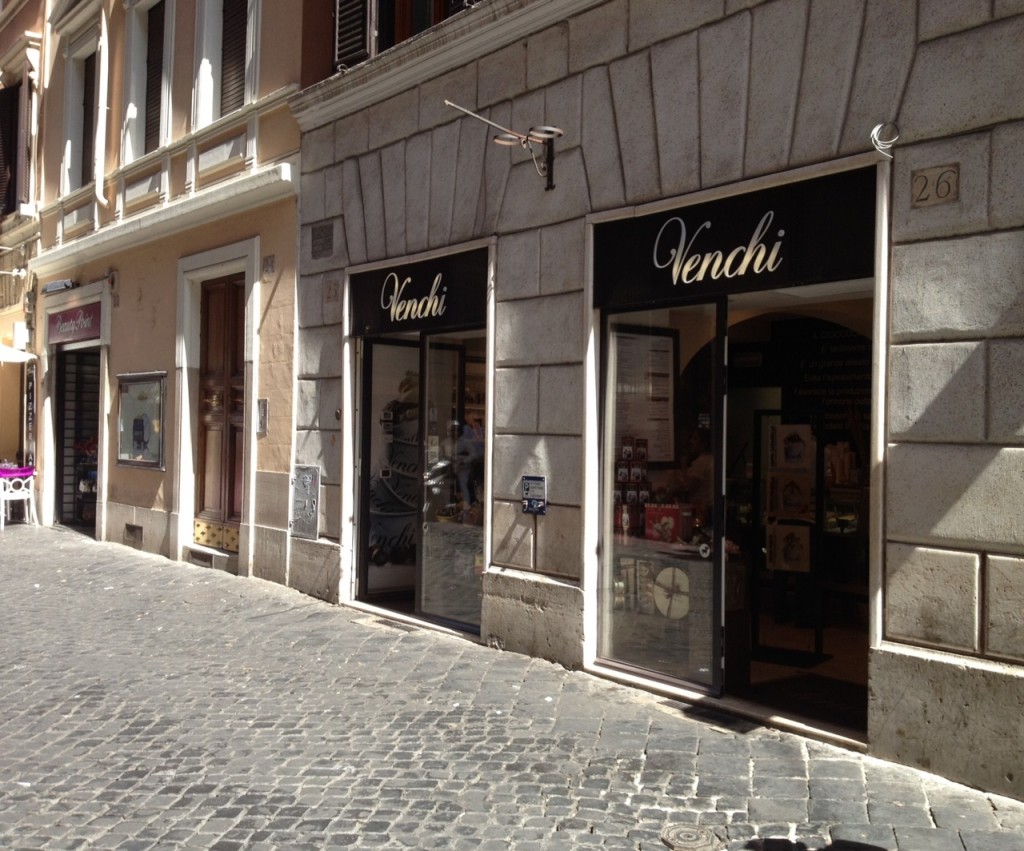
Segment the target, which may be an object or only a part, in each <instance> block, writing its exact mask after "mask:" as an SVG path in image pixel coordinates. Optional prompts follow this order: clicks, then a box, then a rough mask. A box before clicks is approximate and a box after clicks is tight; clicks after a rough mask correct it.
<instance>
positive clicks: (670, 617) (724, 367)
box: [598, 280, 873, 738]
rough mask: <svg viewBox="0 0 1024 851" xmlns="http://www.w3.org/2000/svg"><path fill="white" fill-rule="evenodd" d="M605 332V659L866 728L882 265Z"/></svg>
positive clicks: (648, 315) (836, 729)
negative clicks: (840, 280)
mask: <svg viewBox="0 0 1024 851" xmlns="http://www.w3.org/2000/svg"><path fill="white" fill-rule="evenodd" d="M844 286H845V288H846V291H845V293H844V294H843V295H837V287H836V286H834V285H833V286H830V287H829V288H828V289H818V290H816V289H815V288H814V287H808V288H805V289H804V290H802V292H801V296H800V299H801V304H800V305H799V306H794V305H793V304H792V302H793V298H792V296H788V295H787V294H786V291H784V290H779V291H773V292H762V293H756V294H745V295H739V296H733V297H729V298H728V299H720V300H717V301H715V302H712V303H704V304H695V305H686V306H681V307H671V308H664V309H660V310H650V311H638V312H632V313H628V314H619V315H616V316H614V317H612V318H611V319H610V321H609V322H608V326H607V329H606V335H605V340H606V342H605V348H606V351H607V364H608V367H607V369H608V375H607V378H606V381H607V383H608V386H609V387H613V388H614V392H613V393H612V392H609V393H608V394H607V397H606V411H605V415H604V418H603V422H604V424H605V433H604V447H605V448H604V452H605V456H606V457H607V458H609V459H610V460H609V463H608V464H607V466H606V469H605V500H606V502H605V505H606V506H608V509H610V510H606V513H605V515H604V516H605V523H606V524H607V525H606V527H605V534H606V536H607V538H606V539H607V540H608V541H609V545H608V546H607V547H606V555H605V559H604V562H603V571H604V573H603V581H602V583H601V595H600V599H599V603H600V608H599V619H598V627H599V645H598V652H599V657H600V659H601V662H602V664H603V665H605V666H608V667H611V668H618V669H621V670H624V671H627V672H630V673H634V674H639V675H641V676H644V677H648V678H652V679H655V680H662V681H669V682H675V683H678V684H685V685H686V686H688V687H691V688H693V687H697V688H700V689H703V690H706V691H708V692H710V693H712V694H716V695H722V696H724V697H726V698H730V699H741V700H743V701H746V702H748V703H754V704H756V705H757V706H758V707H760V709H759V710H756V711H760V712H767V714H771V715H775V716H782V717H787V718H789V719H791V720H794V721H799V722H801V723H804V724H808V725H811V726H815V727H817V728H819V729H826V730H829V731H830V732H833V733H836V734H838V735H843V736H847V737H851V736H852V737H855V738H856V737H861V736H863V734H864V732H865V731H866V728H867V660H868V551H869V544H868V542H869V530H868V515H869V511H868V506H869V504H870V498H871V495H870V493H869V489H868V486H867V485H868V459H869V458H870V457H871V456H870V440H871V438H870V422H871V405H872V399H871V363H872V357H871V354H872V352H871V349H872V344H871V325H872V312H873V298H872V295H871V289H872V282H871V281H870V280H865V281H857V282H850V283H848V284H845V285H844Z"/></svg>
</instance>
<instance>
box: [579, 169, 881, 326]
mask: <svg viewBox="0 0 1024 851" xmlns="http://www.w3.org/2000/svg"><path fill="white" fill-rule="evenodd" d="M874 244H875V168H874V167H873V166H871V167H868V168H861V169H856V170H853V171H844V172H839V173H836V174H830V175H826V176H824V177H818V178H813V179H811V180H804V181H800V182H798V183H790V184H786V185H782V186H775V187H772V188H770V189H761V190H758V191H756V192H749V193H746V194H742V195H734V196H730V197H727V198H721V199H718V200H715V201H708V202H706V203H703V204H693V205H690V206H686V207H679V208H677V209H675V210H669V211H664V212H659V213H651V214H649V215H644V216H636V217H633V218H629V219H620V220H617V221H612V222H603V223H600V224H597V225H595V227H594V304H595V306H597V307H601V308H605V309H618V310H624V309H631V308H632V309H636V308H643V307H650V306H665V305H669V304H673V303H684V302H687V301H695V300H706V299H708V298H711V297H714V296H717V295H724V294H727V293H740V292H749V291H752V290H763V289H776V288H779V287H793V286H804V285H808V284H820V283H826V282H829V281H843V280H856V279H858V278H868V277H872V276H873V275H874Z"/></svg>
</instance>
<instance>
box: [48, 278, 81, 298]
mask: <svg viewBox="0 0 1024 851" xmlns="http://www.w3.org/2000/svg"><path fill="white" fill-rule="evenodd" d="M74 285H75V282H74V281H72V280H71V279H70V278H58V279H57V280H56V281H50V282H49V283H48V284H43V294H44V295H46V294H48V293H59V292H60V291H61V290H70V289H71V288H72V287H73V286H74Z"/></svg>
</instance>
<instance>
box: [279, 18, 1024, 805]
mask: <svg viewBox="0 0 1024 851" xmlns="http://www.w3.org/2000/svg"><path fill="white" fill-rule="evenodd" d="M540 5H541V4H538V3H535V2H533V0H504V2H501V3H498V2H495V3H490V4H487V3H484V4H480V6H479V7H477V8H476V9H473V10H470V11H469V12H466V13H464V14H463V15H461V16H457V17H456V18H454V19H452V20H451V21H450V22H448V24H446V25H445V26H444V27H442V28H440V30H439V31H437V32H436V33H434V32H432V33H428V34H427V35H426V37H424V38H421V39H417V40H414V42H413V43H411V44H407V45H405V46H401V47H399V48H398V49H397V50H396V51H395V52H394V53H393V54H392V55H391V57H390V58H389V59H388V60H387V63H386V65H387V68H388V73H399V72H400V71H401V69H402V67H403V65H413V64H414V63H416V62H423V61H424V57H429V56H430V54H431V51H442V50H448V51H451V55H452V56H453V57H456V59H453V64H452V65H451V67H440V66H437V65H433V66H430V67H431V68H434V69H436V70H435V71H433V72H432V73H430V74H428V75H426V76H424V78H422V79H417V80H416V81H415V83H414V84H412V85H410V86H408V87H406V88H404V89H403V90H402V91H400V92H397V93H394V94H390V95H388V96H387V97H384V98H382V99H380V100H378V101H376V102H367V98H366V96H365V95H364V96H359V81H360V79H361V78H360V76H359V75H360V74H363V75H365V78H366V83H365V84H366V85H370V84H371V83H372V81H373V76H372V69H371V68H369V67H367V68H366V69H365V70H363V71H360V70H359V69H356V71H354V72H352V74H350V75H342V76H341V77H339V78H337V79H336V80H333V81H329V82H327V83H325V84H322V85H321V86H319V87H317V89H316V91H315V92H314V93H312V94H309V93H307V94H304V95H302V96H300V97H299V98H298V99H296V101H295V104H294V105H295V108H296V110H297V113H298V115H299V120H300V123H303V122H305V126H306V129H307V132H306V133H305V135H304V142H303V155H302V171H303V175H302V193H301V197H302V202H301V205H302V234H301V242H302V244H301V256H302V273H303V277H302V283H301V287H300V293H299V306H298V313H299V323H300V326H301V334H300V338H301V347H302V355H301V359H300V376H299V378H300V387H301V388H302V392H303V393H304V394H306V395H307V396H308V397H309V399H310V400H313V399H319V398H330V399H334V398H337V396H338V392H339V391H338V386H339V376H340V366H339V364H340V342H341V328H340V325H339V322H340V318H341V313H340V311H341V303H340V298H339V297H338V291H337V288H338V285H339V282H340V281H341V280H342V279H343V276H344V273H345V269H346V268H347V267H349V266H351V265H357V264H361V263H365V262H369V261H374V260H381V259H385V258H400V257H403V256H406V255H409V254H414V253H417V252H421V251H425V250H428V249H437V248H442V247H444V246H457V245H459V244H460V243H464V242H466V241H468V240H471V239H476V238H481V237H491V236H494V237H496V240H497V249H496V266H495V297H496V301H497V312H496V318H495V323H494V328H493V333H494V338H495V359H494V362H493V364H492V367H493V369H494V387H495V394H494V395H495V400H496V401H495V421H494V423H493V431H494V443H493V453H494V454H493V458H494V469H493V482H492V488H493V494H492V496H493V517H494V522H493V529H492V537H493V541H494V548H493V558H492V566H493V567H494V568H509V569H511V570H510V572H509V573H508V574H507V575H505V576H502V578H501V580H500V581H499V580H498V579H495V580H493V581H491V582H490V583H489V584H488V585H487V586H486V591H487V594H488V595H491V599H490V602H488V600H485V604H484V612H485V622H484V627H483V628H484V633H485V636H488V635H489V636H490V637H492V638H493V639H494V640H495V641H496V642H498V643H500V644H502V645H503V646H506V647H508V648H509V649H519V650H522V651H523V652H531V653H537V654H539V655H546V656H548V657H549V658H556V659H561V660H562V661H565V662H566V663H567V664H577V663H578V660H579V658H580V653H579V646H580V640H581V638H580V637H581V635H582V624H583V623H584V622H585V618H584V615H583V606H584V602H583V601H584V595H583V594H582V592H579V593H576V594H575V595H573V594H572V593H569V592H567V590H566V589H571V588H572V585H571V583H572V582H573V581H575V580H582V578H583V577H582V570H583V564H584V553H583V541H584V529H583V523H584V516H585V515H584V511H585V509H586V508H587V506H588V505H589V502H588V501H589V500H593V499H596V492H590V491H588V490H586V486H585V481H584V468H585V464H584V461H585V459H586V458H587V457H588V453H596V452H597V447H596V446H588V445H585V443H586V442H585V438H584V435H585V429H584V424H585V422H586V418H587V417H588V416H590V417H596V416H597V415H598V402H597V400H596V399H591V398H589V397H588V395H587V394H586V393H585V392H584V376H585V374H586V368H587V367H588V366H589V365H590V364H589V362H588V358H589V357H590V356H591V354H590V352H591V349H590V348H589V344H590V340H591V335H592V333H593V331H594V326H593V318H592V313H591V308H590V304H589V303H588V298H587V295H586V290H585V280H586V275H587V263H588V260H587V228H586V226H585V218H586V216H588V215H589V214H592V213H596V212H601V211H606V210H615V209H621V208H626V207H629V206H632V205H638V204H643V203H646V202H651V201H656V200H659V199H663V198H673V197H680V196H685V195H687V194H689V193H693V192H696V191H699V190H706V189H710V188H714V187H721V186H726V185H729V184H732V183H735V182H738V181H740V180H744V179H748V178H752V177H757V176H762V175H771V174H775V173H779V172H784V171H786V170H789V169H793V168H797V167H801V166H807V165H812V164H816V163H825V162H829V161H832V160H835V159H837V158H840V157H844V156H848V155H853V154H859V153H864V152H870V151H871V150H872V145H871V142H870V139H869V134H870V132H871V130H872V128H873V127H875V126H876V125H878V124H880V123H883V122H893V123H894V124H895V125H897V126H898V128H899V131H900V138H899V141H898V142H897V143H896V145H895V146H894V148H893V151H892V153H893V154H894V160H893V170H892V189H891V198H890V199H889V200H890V202H891V221H888V222H884V223H883V225H882V226H883V227H884V228H888V229H889V236H890V238H891V244H892V249H891V257H890V258H889V259H890V260H891V275H890V276H889V278H888V280H884V281H882V282H881V283H880V290H879V292H880V293H881V297H882V298H885V299H887V300H888V303H889V305H890V308H891V310H890V325H889V327H888V328H882V329H879V333H880V334H882V335H884V337H885V339H886V340H887V343H888V371H887V374H886V375H885V377H884V382H883V383H884V387H883V388H882V396H881V398H880V399H879V402H880V403H883V404H885V405H887V423H888V426H887V434H886V436H885V443H886V449H885V463H884V474H885V482H886V488H885V493H884V494H874V495H873V497H874V498H875V499H884V501H885V503H884V506H885V507H884V523H885V529H884V538H885V546H884V558H883V563H882V564H878V565H874V566H873V567H874V570H875V572H876V575H877V576H878V578H879V585H880V587H881V589H882V594H883V599H884V612H885V614H884V617H883V623H881V624H879V625H878V626H879V631H880V633H881V634H882V636H883V639H882V641H881V642H879V643H878V646H876V647H874V648H873V650H872V664H871V694H872V698H871V708H870V729H869V739H870V747H871V749H872V750H873V751H874V752H875V753H878V754H879V755H882V756H890V757H895V758H898V759H901V760H903V761H906V762H910V763H913V764H917V765H921V766H924V767H927V768H930V769H931V770H934V771H938V772H940V773H944V774H948V775H950V776H953V777H956V778H957V779H960V780H963V781H966V782H969V783H974V784H977V785H980V786H984V787H986V788H989V789H993V790H997V791H1002V792H1007V793H1009V794H1014V795H1017V796H1024V772H1020V771H1017V772H1016V773H1015V772H1014V771H1012V770H1010V769H1008V768H1007V767H1006V765H1005V760H1003V759H1002V757H1001V756H1000V754H1005V752H1006V743H1007V742H1008V741H1019V739H1020V726H1019V725H1020V720H1019V719H1020V717H1021V714H1022V711H1024V668H1022V667H1021V663H1024V614H1022V612H1024V519H1022V517H1024V513H1022V512H1021V511H1020V509H1019V503H1020V498H1019V495H1018V494H1019V491H1020V490H1021V487H1022V485H1024V389H1022V387H1024V384H1022V382H1021V381H1020V380H1019V376H1020V374H1021V368H1022V367H1024V296H1022V295H1021V294H1022V293H1024V262H1022V261H1024V166H1022V162H1024V86H1022V85H1021V80H1022V76H1021V70H1020V69H1021V68H1024V0H992V1H991V2H988V0H986V2H974V1H973V0H917V1H916V2H915V0H813V2H812V0H773V2H757V0H746V1H745V2H744V0H701V2H687V3H668V2H664V0H607V1H606V2H598V0H595V2H592V3H586V2H573V3H570V2H568V0H567V2H566V4H565V5H566V8H569V7H570V6H571V8H572V10H573V13H572V15H570V16H566V17H565V18H564V19H559V20H547V21H545V22H544V24H543V26H538V27H537V28H536V29H535V30H532V31H528V32H524V31H523V28H522V25H521V23H520V22H521V21H522V20H523V19H524V15H525V14H526V13H527V12H528V11H530V10H531V7H539V6H540ZM501 15H505V20H507V21H508V22H509V23H508V25H507V27H506V28H505V29H504V30H502V28H501V27H500V26H495V25H494V22H495V21H497V20H499V19H500V16H501ZM474 27H493V29H492V30H491V31H489V42H488V47H487V49H486V50H482V49H481V50H478V51H477V52H475V53H473V52H471V51H467V52H465V53H463V54H459V53H458V45H459V43H460V39H463V40H465V39H469V38H470V37H471V34H472V31H473V28H474ZM503 32H504V33H506V34H507V35H505V36H503V35H502V33H503ZM424 67H426V66H424ZM332 87H333V88H332ZM332 97H335V98H336V100H337V103H338V104H340V106H339V107H337V109H336V110H335V111H334V113H333V117H332V118H331V119H330V120H327V121H324V122H322V123H320V124H318V125H316V126H310V124H309V118H308V117H305V118H304V117H303V116H304V112H303V111H304V110H306V111H307V113H310V114H311V112H312V110H313V109H314V107H316V108H320V107H321V106H322V105H323V104H324V103H325V102H329V101H330V100H331V98H332ZM446 98H447V99H449V100H452V101H454V102H456V103H459V104H461V105H463V106H465V107H467V108H470V109H473V110H475V111H478V112H480V113H481V114H483V115H484V116H486V117H488V118H489V119H491V120H493V121H495V122H497V123H498V124H501V125H504V126H511V127H514V128H522V129H525V128H527V127H529V126H531V125H539V124H552V125H556V126H559V127H561V128H563V129H564V131H565V135H564V136H563V137H562V138H561V139H559V140H558V141H557V143H556V148H557V158H556V162H555V183H556V188H555V190H554V191H551V192H545V191H544V182H543V180H541V179H540V178H539V177H538V175H537V174H536V172H535V170H534V165H533V163H532V162H531V161H530V159H529V157H528V155H527V154H526V152H524V151H521V150H518V149H507V148H500V147H498V146H495V145H493V144H491V141H490V140H491V136H492V135H493V131H492V129H491V128H488V127H487V126H485V125H483V124H481V123H480V122H477V121H475V120H474V119H472V118H470V117H467V116H464V115H462V114H461V113H459V112H457V111H456V110H453V109H451V108H449V107H446V106H445V105H444V103H443V101H444V100H445V99H446ZM349 102H351V103H352V104H353V106H352V107H351V108H347V107H346V106H345V104H346V103H349ZM953 163H955V164H956V165H957V167H958V169H959V200H957V201H956V202H953V203H947V204H940V205H935V206H925V207H921V206H915V205H914V202H913V198H914V192H915V183H914V173H915V172H916V171H918V170H920V169H927V168H933V167H937V166H944V165H948V164H953ZM325 227H326V228H328V229H329V232H330V233H331V234H333V240H332V243H333V245H332V249H331V251H330V252H329V253H328V254H322V256H316V257H314V256H313V252H312V246H313V240H312V233H313V230H314V229H315V228H319V229H321V232H322V229H323V228H325ZM333 404H334V403H333V402H331V403H330V404H329V405H327V408H333ZM324 410H325V408H324V405H323V404H322V403H321V404H316V403H314V402H312V401H309V402H308V403H307V404H303V403H302V402H301V401H300V404H299V411H300V421H299V423H298V425H299V429H300V434H299V453H298V455H299V457H298V461H299V463H304V464H307V463H311V464H320V465H322V466H323V468H324V474H325V482H326V483H327V484H328V485H331V484H332V483H334V484H336V483H337V481H338V477H339V474H340V466H339V464H340V462H339V458H338V455H337V451H336V445H337V439H338V433H339V432H338V429H339V428H340V425H338V424H336V423H334V422H331V421H330V418H329V417H326V416H325V415H324ZM325 420H328V421H327V422H325ZM349 421H350V414H349V413H348V412H346V413H345V414H343V416H342V423H346V422H349ZM527 468H528V469H529V471H530V472H531V473H535V474H540V475H546V476H547V478H548V482H549V488H550V490H549V497H550V503H551V507H550V511H549V514H548V515H547V516H546V517H543V518H528V519H527V518H524V516H523V515H522V514H521V512H520V511H519V509H518V504H517V496H518V493H517V487H518V483H519V476H520V475H521V474H522V473H523V472H524V470H526V469H527ZM537 574H545V575H547V576H549V577H553V578H555V579H556V580H557V583H556V586H557V592H552V593H555V594H556V597H557V604H552V605H550V606H545V605H544V604H543V600H544V599H545V592H544V591H543V589H541V588H539V587H538V588H537V589H534V590H533V591H530V592H527V591H526V590H524V589H523V588H521V587H520V590H519V591H517V590H516V588H517V587H518V586H522V585H523V584H524V583H529V582H530V581H531V578H530V577H531V576H533V575H537ZM566 581H567V582H568V583H569V584H566ZM540 584H543V583H540ZM534 592H535V593H534ZM552 599H554V598H552ZM524 601H526V602H524ZM538 601H540V602H538ZM489 611H490V612H494V613H500V617H499V616H498V614H495V617H494V620H493V624H489V623H488V612H489ZM538 636H544V638H543V640H540V639H539V638H538ZM979 684H983V685H984V691H985V693H986V694H989V695H990V697H989V698H987V699H986V700H985V701H983V702H982V704H983V705H982V704H976V705H975V706H974V708H972V707H971V704H970V700H971V697H970V696H971V695H972V694H980V692H979V688H980V686H979ZM982 716H984V717H982Z"/></svg>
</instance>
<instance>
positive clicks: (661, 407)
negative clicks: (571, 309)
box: [611, 328, 676, 464]
mask: <svg viewBox="0 0 1024 851" xmlns="http://www.w3.org/2000/svg"><path fill="white" fill-rule="evenodd" d="M611 348H612V352H611V354H612V357H613V358H614V363H615V372H614V374H615V378H616V382H615V386H614V388H613V392H614V393H615V445H616V446H622V445H623V443H624V440H625V441H626V442H628V440H627V439H628V438H634V439H642V440H646V447H647V459H646V460H647V462H649V463H652V464H657V463H666V462H672V461H674V460H675V457H676V451H675V422H674V413H673V412H674V410H675V407H674V406H675V367H676V339H675V334H674V332H672V331H661V330H658V329H652V330H647V329H632V328H613V329H612V334H611Z"/></svg>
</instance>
